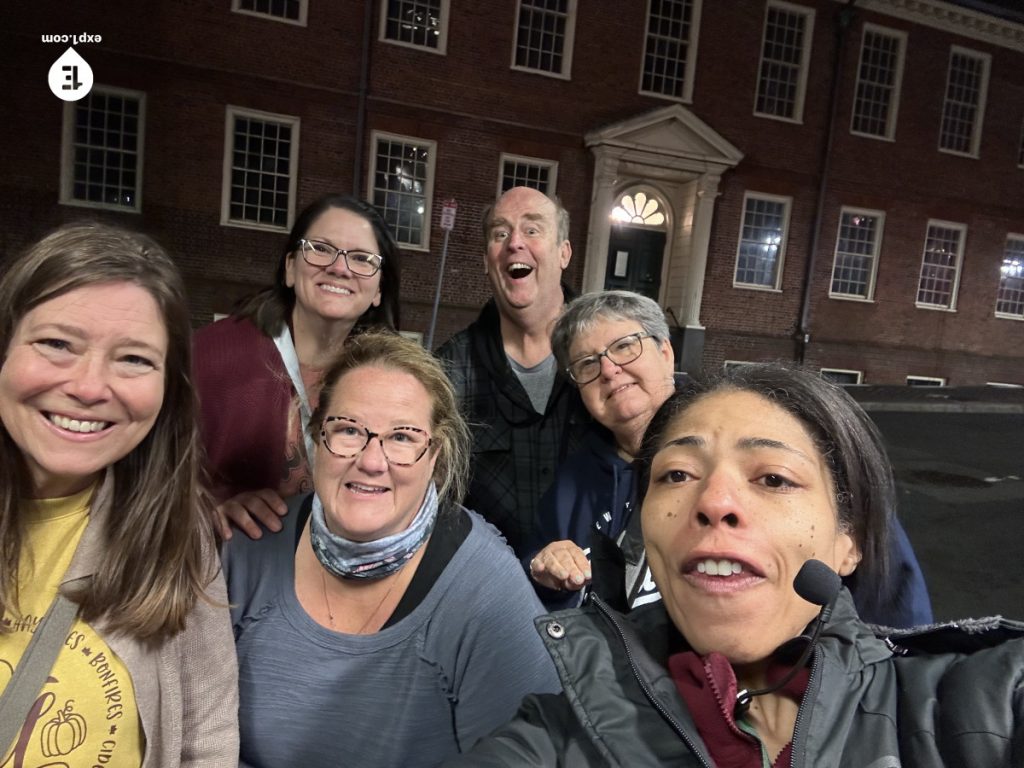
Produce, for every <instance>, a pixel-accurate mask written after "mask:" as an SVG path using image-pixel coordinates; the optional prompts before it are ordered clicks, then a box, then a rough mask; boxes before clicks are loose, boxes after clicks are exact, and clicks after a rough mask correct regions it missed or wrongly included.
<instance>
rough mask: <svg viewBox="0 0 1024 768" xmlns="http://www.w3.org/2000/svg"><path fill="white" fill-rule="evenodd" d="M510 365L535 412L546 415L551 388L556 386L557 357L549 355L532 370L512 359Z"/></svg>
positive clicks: (509, 359)
mask: <svg viewBox="0 0 1024 768" xmlns="http://www.w3.org/2000/svg"><path fill="white" fill-rule="evenodd" d="M506 357H507V355H506ZM508 364H509V365H510V366H512V372H513V373H514V374H515V375H516V378H517V379H519V383H520V384H522V385H523V389H525V390H526V395H527V396H528V397H529V398H530V403H531V404H532V405H533V410H535V411H536V412H537V413H544V410H545V409H546V408H547V405H548V398H549V397H551V388H552V387H553V386H554V385H555V356H554V355H553V354H551V355H548V356H547V357H545V358H544V359H543V360H541V361H540V362H539V363H537V365H535V366H533V367H532V368H527V367H525V366H522V365H520V364H519V363H517V362H516V361H515V360H513V359H512V358H511V357H509V358H508Z"/></svg>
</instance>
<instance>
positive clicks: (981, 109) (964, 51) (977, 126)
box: [938, 45, 992, 159]
mask: <svg viewBox="0 0 1024 768" xmlns="http://www.w3.org/2000/svg"><path fill="white" fill-rule="evenodd" d="M956 54H959V55H961V56H966V57H968V58H972V59H977V60H978V61H980V62H981V64H982V69H981V88H980V91H979V93H978V103H977V104H976V105H975V120H974V125H973V126H972V128H971V148H970V150H968V151H967V152H961V151H960V150H957V149H946V148H944V147H943V146H942V126H943V123H944V122H945V119H946V101H947V99H948V98H949V78H950V76H951V75H952V74H953V56H954V55H956ZM991 71H992V56H991V54H988V53H983V52H981V51H975V50H973V49H971V48H964V47H963V46H960V45H951V46H950V48H949V63H948V64H947V65H946V88H945V91H944V92H943V95H942V111H941V113H940V118H939V140H938V149H939V152H943V153H945V154H947V155H956V156H958V157H970V158H974V159H977V158H978V157H979V155H980V151H981V131H982V127H983V124H984V122H985V105H986V104H987V102H988V81H989V73H990V72H991Z"/></svg>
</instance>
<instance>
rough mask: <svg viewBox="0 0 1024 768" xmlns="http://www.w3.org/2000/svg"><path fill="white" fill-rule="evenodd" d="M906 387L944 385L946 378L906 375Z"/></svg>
mask: <svg viewBox="0 0 1024 768" xmlns="http://www.w3.org/2000/svg"><path fill="white" fill-rule="evenodd" d="M907 386H908V387H944V386H946V380H945V379H943V378H940V377H938V376H907Z"/></svg>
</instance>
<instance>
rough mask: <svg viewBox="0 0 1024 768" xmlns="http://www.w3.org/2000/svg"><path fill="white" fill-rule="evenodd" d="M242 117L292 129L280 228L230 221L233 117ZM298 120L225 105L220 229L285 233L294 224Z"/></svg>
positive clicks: (297, 170)
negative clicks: (284, 216) (283, 219)
mask: <svg viewBox="0 0 1024 768" xmlns="http://www.w3.org/2000/svg"><path fill="white" fill-rule="evenodd" d="M236 117H244V118H247V119H250V120H261V121H263V122H268V123H281V124H284V125H288V126H290V127H291V129H292V138H291V147H289V157H288V168H289V174H288V220H287V221H286V222H285V224H284V226H278V225H276V224H261V223H259V222H256V221H246V220H245V219H233V218H231V170H232V160H233V159H234V149H235V118H236ZM300 123H301V121H300V120H299V118H298V117H296V116H295V115H281V114H277V113H275V112H263V111H262V110H258V109H248V108H247V107H238V106H235V105H233V104H228V105H227V106H226V107H225V108H224V167H223V176H222V180H221V197H220V223H221V226H223V227H238V228H240V229H257V230H260V231H263V232H287V231H288V230H290V229H291V227H292V224H293V223H294V222H295V197H296V188H297V186H298V178H299V131H300V128H301V125H300Z"/></svg>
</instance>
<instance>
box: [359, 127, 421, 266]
mask: <svg viewBox="0 0 1024 768" xmlns="http://www.w3.org/2000/svg"><path fill="white" fill-rule="evenodd" d="M371 142H372V146H373V162H372V163H371V164H370V183H369V185H368V186H369V189H370V198H371V202H372V203H373V204H374V205H375V206H376V207H377V210H379V211H380V213H381V215H382V216H383V217H384V220H385V221H386V222H387V223H388V226H390V227H391V231H392V233H394V235H395V239H396V240H397V241H398V243H399V244H400V245H402V246H404V247H405V248H411V249H413V250H417V251H425V250H427V249H428V248H429V247H430V211H431V206H432V205H433V195H434V158H435V155H436V154H437V144H436V143H435V142H433V141H428V140H427V139H417V138H413V137H411V136H398V135H395V134H392V133H384V132H382V131H373V134H372V136H371Z"/></svg>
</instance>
